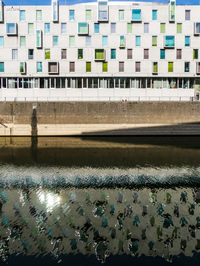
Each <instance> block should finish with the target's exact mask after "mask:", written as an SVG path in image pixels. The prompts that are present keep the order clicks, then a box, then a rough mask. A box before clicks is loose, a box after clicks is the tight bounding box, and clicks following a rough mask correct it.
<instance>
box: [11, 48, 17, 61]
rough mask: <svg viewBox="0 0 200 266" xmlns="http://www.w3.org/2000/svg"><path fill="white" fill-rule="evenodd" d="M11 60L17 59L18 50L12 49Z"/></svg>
mask: <svg viewBox="0 0 200 266" xmlns="http://www.w3.org/2000/svg"><path fill="white" fill-rule="evenodd" d="M12 59H13V60H16V59H18V49H12Z"/></svg>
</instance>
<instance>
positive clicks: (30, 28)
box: [28, 23, 34, 34]
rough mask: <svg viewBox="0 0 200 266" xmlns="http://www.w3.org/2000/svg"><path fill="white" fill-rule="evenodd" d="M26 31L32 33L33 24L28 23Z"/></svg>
mask: <svg viewBox="0 0 200 266" xmlns="http://www.w3.org/2000/svg"><path fill="white" fill-rule="evenodd" d="M28 33H29V34H33V33H34V25H33V23H29V24H28Z"/></svg>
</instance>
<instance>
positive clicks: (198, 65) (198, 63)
mask: <svg viewBox="0 0 200 266" xmlns="http://www.w3.org/2000/svg"><path fill="white" fill-rule="evenodd" d="M0 72H2V71H0ZM197 74H200V62H197Z"/></svg>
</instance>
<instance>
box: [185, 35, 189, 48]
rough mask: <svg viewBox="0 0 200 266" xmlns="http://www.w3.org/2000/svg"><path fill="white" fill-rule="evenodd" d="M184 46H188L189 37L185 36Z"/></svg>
mask: <svg viewBox="0 0 200 266" xmlns="http://www.w3.org/2000/svg"><path fill="white" fill-rule="evenodd" d="M185 46H186V47H189V46H190V36H185Z"/></svg>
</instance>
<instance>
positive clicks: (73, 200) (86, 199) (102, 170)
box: [0, 145, 200, 266]
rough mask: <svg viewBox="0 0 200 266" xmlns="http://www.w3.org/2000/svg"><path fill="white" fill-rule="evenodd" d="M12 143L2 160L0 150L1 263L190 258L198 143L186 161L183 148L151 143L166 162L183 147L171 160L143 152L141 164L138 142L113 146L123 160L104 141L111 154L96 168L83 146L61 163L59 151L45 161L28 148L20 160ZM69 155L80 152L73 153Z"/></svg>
mask: <svg viewBox="0 0 200 266" xmlns="http://www.w3.org/2000/svg"><path fill="white" fill-rule="evenodd" d="M76 148H77V147H76ZM126 148H127V149H129V151H128V154H127V153H126V152H125V151H124V149H126ZM4 149H5V147H4ZM15 149H16V147H15ZM15 149H14V148H13V151H12V154H11V155H9V156H7V155H6V156H7V157H6V158H7V161H8V162H6V160H5V158H4V157H3V156H5V154H6V152H5V150H6V149H5V150H4V152H5V154H2V153H1V154H0V158H4V159H3V160H1V162H0V262H1V263H2V264H8V265H26V264H29V265H35V264H36V263H37V264H38V265H57V264H58V265H70V266H72V265H100V264H101V263H103V265H115V266H116V265H122V264H126V265H172V264H174V265H186V264H188V263H190V265H198V262H199V259H200V256H199V251H200V163H199V164H198V158H200V157H198V155H199V153H198V152H199V151H198V149H193V150H191V149H190V151H189V152H188V154H193V156H194V157H193V158H196V161H195V163H192V161H191V157H190V156H188V160H187V151H186V150H184V149H183V148H181V149H180V150H175V154H173V149H171V147H168V148H164V149H160V147H159V148H158V147H156V146H154V147H151V150H152V154H153V153H154V154H155V153H157V152H159V154H160V157H162V156H166V152H169V154H170V155H169V158H168V160H171V162H172V161H173V156H175V157H176V155H177V152H178V154H182V153H184V154H183V155H182V156H183V157H184V160H182V161H181V160H180V161H178V163H174V164H172V163H167V162H168V161H166V160H162V161H160V160H157V161H156V160H155V159H154V163H153V162H152V161H151V159H152V158H151V156H150V157H148V158H149V159H148V160H147V157H145V158H146V159H145V160H146V161H145V164H144V162H143V161H142V160H141V164H139V163H138V162H139V161H137V164H136V163H135V158H137V154H138V156H141V154H140V153H141V148H138V149H136V148H135V147H134V148H133V147H129V146H128V147H127V146H125V147H124V146H123V147H118V148H117V149H118V150H117V151H118V152H119V150H120V149H121V156H124V155H125V157H124V159H126V160H129V162H128V165H127V164H126V162H124V165H123V163H122V162H123V160H121V158H120V154H118V157H116V154H115V152H116V150H115V149H113V146H112V145H110V146H109V147H108V148H107V150H105V151H104V152H103V153H104V154H106V151H107V152H109V154H112V152H113V156H114V157H115V158H116V159H115V162H113V160H112V159H111V163H110V167H109V158H108V157H106V155H105V157H104V158H102V161H99V167H98V164H97V157H96V159H95V165H94V163H93V162H92V161H91V160H92V159H91V158H92V156H91V150H88V151H87V152H86V153H84V154H85V155H87V154H88V157H87V156H85V157H84V158H83V161H84V162H86V160H87V163H85V166H84V164H83V163H82V162H81V161H80V162H79V161H77V160H74V159H73V160H74V163H73V162H72V161H70V165H69V162H68V161H67V158H68V156H70V155H68V156H66V154H67V153H64V155H62V160H63V161H64V159H65V158H66V163H60V164H59V163H58V164H57V163H56V161H57V160H56V158H55V157H56V156H57V155H55V154H53V155H52V156H54V157H53V158H54V164H52V161H53V159H52V157H51V163H50V164H49V165H48V164H47V162H48V158H45V163H42V160H41V161H38V157H37V156H36V157H37V161H36V160H35V158H36V157H35V153H34V154H33V155H32V156H33V161H32V162H31V163H30V160H29V163H28V164H27V162H25V161H24V157H23V159H21V160H20V158H19V157H18V155H19V154H20V151H19V150H18V151H17V152H16V151H15ZM99 149H100V148H99ZM147 149H148V148H147ZM168 149H169V150H170V151H171V152H170V151H168ZM142 150H143V148H142ZM51 151H52V150H51ZM70 151H71V148H70ZM95 151H96V152H98V149H97V148H96V150H95ZM39 152H40V151H39V149H38V150H37V153H39ZM148 152H150V151H148ZM68 153H69V151H68ZM9 154H10V151H9ZM21 154H23V152H22V153H21ZM47 154H50V151H48V152H47ZM71 154H73V152H71ZM100 154H101V155H102V153H100ZM133 154H134V156H133ZM139 154H140V155H139ZM37 155H38V154H37ZM76 156H77V158H79V159H80V154H78V155H76ZM95 156H97V155H94V157H95ZM148 156H149V155H148ZM158 157H159V156H158ZM183 157H181V158H183ZM59 158H60V157H59ZM73 158H75V157H73ZM105 158H106V162H105V166H104V167H103V160H105ZM117 158H120V159H119V162H120V163H119V166H117V165H118V161H117ZM164 158H166V157H164ZM43 159H44V158H43ZM176 159H177V158H176ZM179 159H180V158H179ZM90 162H91V163H90ZM131 162H132V163H131ZM131 164H132V165H131Z"/></svg>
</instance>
